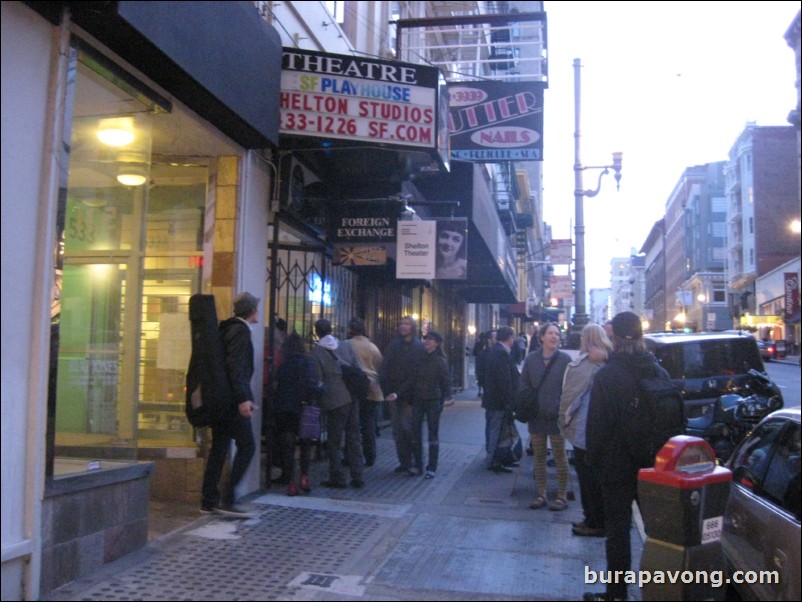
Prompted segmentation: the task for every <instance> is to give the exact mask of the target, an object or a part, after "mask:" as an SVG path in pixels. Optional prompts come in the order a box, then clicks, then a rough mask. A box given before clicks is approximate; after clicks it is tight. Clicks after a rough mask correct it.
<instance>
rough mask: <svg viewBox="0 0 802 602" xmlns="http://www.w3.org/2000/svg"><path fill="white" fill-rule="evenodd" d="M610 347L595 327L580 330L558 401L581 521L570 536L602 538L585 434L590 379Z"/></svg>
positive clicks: (596, 481) (600, 502)
mask: <svg viewBox="0 0 802 602" xmlns="http://www.w3.org/2000/svg"><path fill="white" fill-rule="evenodd" d="M612 350H613V344H612V343H611V342H610V339H608V338H607V335H606V334H605V333H604V329H603V328H602V327H601V326H599V325H598V324H593V323H591V324H587V325H586V326H585V327H584V328H583V329H582V338H581V343H580V346H579V356H577V358H576V359H575V360H574V361H572V362H571V363H570V364H568V367H567V368H566V370H565V377H564V378H563V392H562V397H561V398H560V432H561V433H562V434H563V436H564V437H565V438H566V440H567V441H568V442H569V443H570V444H571V446H572V447H573V448H574V468H575V469H576V474H577V477H578V478H579V491H580V493H581V497H582V511H583V512H584V514H585V517H584V520H583V521H582V522H580V523H576V524H574V526H573V528H572V532H573V533H574V535H580V536H591V537H601V536H603V535H604V499H603V498H602V490H601V485H602V483H601V479H600V478H599V475H598V474H597V473H596V472H594V471H593V469H592V468H591V467H590V465H589V464H588V462H587V451H586V450H587V442H586V438H585V430H586V425H587V417H588V406H589V405H590V389H591V385H592V384H593V377H594V376H595V375H596V373H597V372H598V371H599V370H600V369H601V367H602V366H603V365H604V362H606V361H607V357H608V355H609V354H610V353H611V352H612Z"/></svg>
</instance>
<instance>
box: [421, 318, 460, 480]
mask: <svg viewBox="0 0 802 602" xmlns="http://www.w3.org/2000/svg"><path fill="white" fill-rule="evenodd" d="M442 343H443V337H442V336H440V334H439V333H437V332H434V331H430V332H428V333H426V335H425V336H424V337H423V347H424V350H425V351H426V353H425V354H424V355H423V356H421V358H420V360H419V362H418V364H417V366H416V367H415V380H414V382H413V385H414V389H413V391H412V400H413V402H412V455H413V459H414V462H415V467H416V468H419V469H422V467H423V422H424V420H425V421H426V430H427V436H428V439H429V455H428V458H427V463H426V472H425V475H424V476H425V477H426V478H427V479H433V478H434V477H435V474H436V473H437V461H438V458H439V454H440V441H439V437H440V415H441V414H442V412H443V405H444V403H448V404H450V403H452V402H453V400H452V398H451V375H450V374H449V371H448V362H447V360H446V354H445V353H444V352H443V347H442Z"/></svg>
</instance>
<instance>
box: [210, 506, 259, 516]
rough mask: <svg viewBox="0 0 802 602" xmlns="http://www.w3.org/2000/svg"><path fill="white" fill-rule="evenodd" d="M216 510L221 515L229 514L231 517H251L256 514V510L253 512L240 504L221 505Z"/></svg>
mask: <svg viewBox="0 0 802 602" xmlns="http://www.w3.org/2000/svg"><path fill="white" fill-rule="evenodd" d="M217 512H218V513H219V514H222V515H223V516H230V517H231V518H253V517H255V516H256V512H253V511H251V510H249V509H248V508H246V507H245V506H242V505H240V504H231V505H230V506H222V507H220V508H218V509H217Z"/></svg>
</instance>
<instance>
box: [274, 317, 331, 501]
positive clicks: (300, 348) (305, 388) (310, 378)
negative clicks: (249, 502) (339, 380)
mask: <svg viewBox="0 0 802 602" xmlns="http://www.w3.org/2000/svg"><path fill="white" fill-rule="evenodd" d="M281 350H282V355H283V357H284V360H283V361H282V362H281V365H280V366H279V367H278V370H277V371H276V393H275V396H274V399H273V408H274V411H275V419H276V432H277V435H278V440H279V441H278V443H279V446H280V449H281V458H280V460H281V476H282V477H284V478H285V479H286V483H287V495H298V493H299V491H298V489H299V487H300V489H301V491H304V492H306V493H308V492H310V491H312V485H311V483H310V482H309V466H310V453H311V449H312V444H313V443H312V440H311V439H306V438H300V445H301V454H300V464H301V478H300V480H299V483H298V484H297V485H296V484H295V480H294V475H295V442H296V439H297V438H298V436H299V428H300V424H301V414H302V412H303V410H304V406H305V405H315V404H317V401H318V397H319V396H320V386H319V385H318V382H317V379H316V375H315V362H314V360H313V359H312V357H311V356H309V355H307V353H306V348H305V347H304V340H303V339H302V338H301V335H299V334H298V333H297V332H293V333H292V334H290V335H289V336H288V337H287V338H286V340H285V341H284V343H283V344H282V346H281ZM318 428H319V424H318ZM268 471H269V468H268ZM268 477H269V473H268Z"/></svg>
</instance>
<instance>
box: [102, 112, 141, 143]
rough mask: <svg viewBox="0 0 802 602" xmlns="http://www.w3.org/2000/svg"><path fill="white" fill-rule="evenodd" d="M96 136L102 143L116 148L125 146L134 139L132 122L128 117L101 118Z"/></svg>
mask: <svg viewBox="0 0 802 602" xmlns="http://www.w3.org/2000/svg"><path fill="white" fill-rule="evenodd" d="M97 137H98V140H100V141H101V142H102V143H103V144H105V145H107V146H113V147H116V148H119V147H122V146H127V145H129V144H131V143H132V142H133V141H134V138H135V136H134V123H133V121H132V119H131V118H130V117H115V118H112V119H101V120H100V124H99V127H98V130H97Z"/></svg>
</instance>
